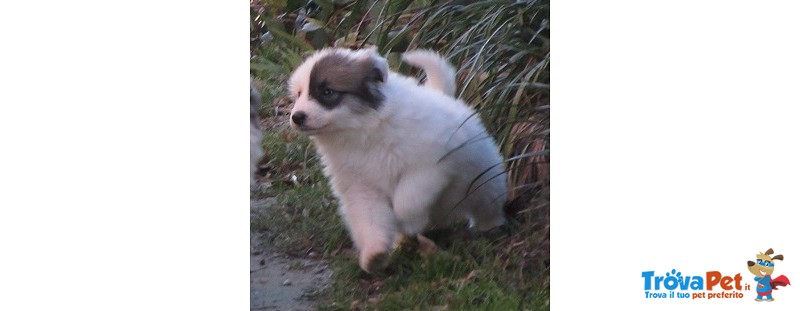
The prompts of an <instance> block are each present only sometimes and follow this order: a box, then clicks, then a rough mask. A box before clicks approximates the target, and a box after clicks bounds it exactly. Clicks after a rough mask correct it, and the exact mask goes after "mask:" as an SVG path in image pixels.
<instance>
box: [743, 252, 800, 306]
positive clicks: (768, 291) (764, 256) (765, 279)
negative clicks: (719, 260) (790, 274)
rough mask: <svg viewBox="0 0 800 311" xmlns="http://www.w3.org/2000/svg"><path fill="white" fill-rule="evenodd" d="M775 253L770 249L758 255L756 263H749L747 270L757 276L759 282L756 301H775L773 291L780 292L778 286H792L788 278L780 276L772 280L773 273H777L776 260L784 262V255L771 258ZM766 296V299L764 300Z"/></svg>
mask: <svg viewBox="0 0 800 311" xmlns="http://www.w3.org/2000/svg"><path fill="white" fill-rule="evenodd" d="M773 253H774V251H773V250H772V249H771V248H770V249H768V250H767V251H766V252H764V253H758V254H757V255H756V262H752V261H748V262H747V270H749V271H750V273H752V274H753V275H755V276H756V277H755V280H756V282H758V285H756V294H757V295H758V297H757V298H756V301H759V302H761V301H773V300H775V299H774V298H772V290H773V289H774V290H778V286H786V285H791V283H789V278H787V277H786V276H783V275H781V276H779V277H776V278H774V279H773V278H772V272H774V271H775V262H774V261H775V260H781V261H782V260H783V255H775V256H772V257H770V256H769V255H772V254H773ZM765 296H766V299H765V298H764V297H765Z"/></svg>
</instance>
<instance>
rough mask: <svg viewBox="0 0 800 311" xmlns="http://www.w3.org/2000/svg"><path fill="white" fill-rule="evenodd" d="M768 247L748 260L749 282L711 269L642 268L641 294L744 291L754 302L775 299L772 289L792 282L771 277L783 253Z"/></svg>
mask: <svg viewBox="0 0 800 311" xmlns="http://www.w3.org/2000/svg"><path fill="white" fill-rule="evenodd" d="M772 254H774V251H773V250H772V249H771V248H770V249H768V250H767V251H766V252H764V253H758V254H756V261H747V271H748V272H749V273H750V274H752V275H754V276H755V277H754V278H753V280H754V281H755V282H756V283H755V284H752V286H751V284H750V283H751V282H750V281H749V280H747V279H749V277H747V279H744V278H743V277H742V275H741V273H736V274H731V273H727V274H726V273H722V272H720V271H716V270H712V271H706V272H705V273H703V274H691V275H690V274H685V273H682V272H681V271H678V270H676V269H672V270H670V271H666V272H664V273H663V274H661V273H656V271H643V272H642V281H644V296H645V298H647V299H680V300H683V299H686V300H696V299H706V300H711V299H743V298H745V292H751V294H753V295H755V296H756V299H755V301H759V302H761V301H774V300H775V298H773V294H774V293H773V291H777V290H778V287H784V286H787V285H791V283H789V278H787V277H786V276H784V275H780V276H777V277H773V273H774V272H775V260H781V261H782V260H783V259H784V257H783V255H774V256H771V255H772Z"/></svg>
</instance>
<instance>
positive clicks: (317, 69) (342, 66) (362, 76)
mask: <svg viewBox="0 0 800 311" xmlns="http://www.w3.org/2000/svg"><path fill="white" fill-rule="evenodd" d="M382 82H384V81H383V76H382V75H381V72H380V70H378V69H377V68H376V67H375V64H374V62H373V61H372V60H371V59H362V60H353V59H350V58H349V57H347V56H345V55H342V54H338V53H331V54H329V55H327V56H325V57H323V58H321V59H320V60H319V61H317V63H316V64H314V67H313V68H312V69H311V79H310V81H309V95H311V97H312V98H314V99H315V100H316V101H317V102H318V103H319V104H320V105H322V106H323V107H325V108H327V109H334V108H336V107H337V106H339V104H341V103H342V101H343V100H344V99H345V98H346V97H348V96H352V97H353V99H356V100H358V102H359V103H361V104H362V105H364V106H366V107H368V108H372V109H378V108H379V107H380V106H381V103H382V102H383V100H384V96H383V94H382V93H381V92H380V88H379V83H382ZM357 111H366V110H363V109H357Z"/></svg>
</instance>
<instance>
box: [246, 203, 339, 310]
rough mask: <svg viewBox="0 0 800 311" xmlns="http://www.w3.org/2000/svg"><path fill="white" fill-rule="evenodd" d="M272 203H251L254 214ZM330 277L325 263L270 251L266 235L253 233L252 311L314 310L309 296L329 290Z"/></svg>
mask: <svg viewBox="0 0 800 311" xmlns="http://www.w3.org/2000/svg"><path fill="white" fill-rule="evenodd" d="M269 202H270V201H269V200H261V201H256V202H251V203H250V209H251V213H258V210H259V209H262V208H270V207H271V204H269ZM330 277H331V271H330V269H329V268H328V265H327V263H325V262H324V261H321V260H311V259H305V258H293V257H289V256H286V255H283V254H281V253H279V252H277V251H275V250H273V249H272V247H270V245H269V244H268V243H267V241H266V240H265V239H264V234H260V233H250V310H259V311H261V310H270V311H273V310H280V311H284V310H285V311H306V310H313V309H314V304H313V302H312V301H310V300H309V299H308V297H307V295H308V294H309V293H312V292H314V291H318V290H321V289H323V288H324V287H325V286H327V284H328V282H329V279H330Z"/></svg>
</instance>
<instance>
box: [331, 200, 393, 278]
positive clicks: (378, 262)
mask: <svg viewBox="0 0 800 311" xmlns="http://www.w3.org/2000/svg"><path fill="white" fill-rule="evenodd" d="M340 212H341V213H342V216H343V217H344V219H345V222H346V223H347V227H348V229H349V231H350V236H351V237H352V239H353V242H354V243H355V244H356V247H357V248H358V252H359V254H358V264H359V266H360V267H361V269H363V270H364V271H366V272H369V273H375V272H378V271H380V270H383V269H384V268H386V266H387V265H388V264H389V252H390V251H391V249H392V247H393V245H394V240H395V236H396V235H397V221H396V220H395V217H394V214H392V209H391V206H390V205H389V202H388V199H387V198H385V197H384V198H382V197H380V196H379V195H376V194H374V193H372V192H370V191H369V190H363V189H362V190H357V189H351V191H349V193H348V194H347V195H345V196H344V197H343V200H342V206H341V209H340Z"/></svg>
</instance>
